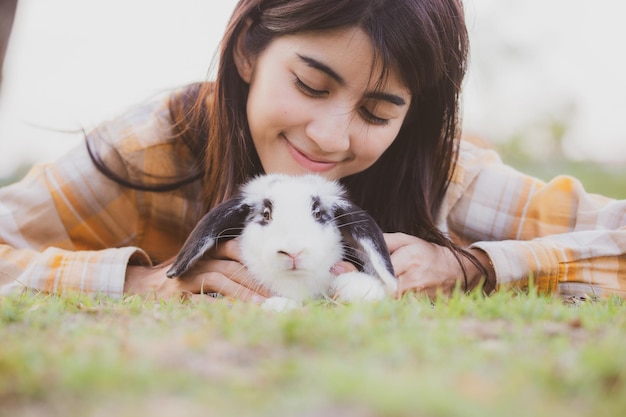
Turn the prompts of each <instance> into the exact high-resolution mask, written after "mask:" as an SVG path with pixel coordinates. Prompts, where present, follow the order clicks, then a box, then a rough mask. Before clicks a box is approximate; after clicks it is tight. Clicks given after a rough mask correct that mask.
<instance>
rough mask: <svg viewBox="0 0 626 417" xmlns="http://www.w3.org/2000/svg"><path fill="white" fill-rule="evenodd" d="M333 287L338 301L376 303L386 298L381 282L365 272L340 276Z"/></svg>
mask: <svg viewBox="0 0 626 417" xmlns="http://www.w3.org/2000/svg"><path fill="white" fill-rule="evenodd" d="M333 287H334V292H335V299H336V300H337V301H343V302H353V301H375V300H380V299H382V298H384V297H385V287H384V286H383V283H382V282H381V280H380V279H378V278H376V277H373V276H371V275H368V274H366V273H364V272H348V273H345V274H341V275H338V276H337V277H336V278H335V280H334V281H333Z"/></svg>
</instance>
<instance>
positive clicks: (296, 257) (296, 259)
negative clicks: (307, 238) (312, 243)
mask: <svg viewBox="0 0 626 417" xmlns="http://www.w3.org/2000/svg"><path fill="white" fill-rule="evenodd" d="M278 254H279V255H280V256H283V257H286V258H287V259H288V260H289V263H290V265H291V269H298V267H299V266H300V256H301V255H302V251H298V252H288V251H284V250H279V251H278Z"/></svg>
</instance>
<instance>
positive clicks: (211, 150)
mask: <svg viewBox="0 0 626 417" xmlns="http://www.w3.org/2000/svg"><path fill="white" fill-rule="evenodd" d="M343 27H359V28H361V29H363V30H364V31H365V32H366V33H367V34H368V35H369V36H370V38H371V41H372V45H373V47H374V51H375V54H376V56H375V58H376V60H377V61H378V62H380V63H381V64H382V67H383V68H384V72H383V77H384V76H385V74H387V73H388V72H389V71H390V70H391V69H392V68H393V69H394V70H397V71H399V74H400V76H401V78H402V80H403V81H404V83H405V85H406V86H407V87H408V88H409V90H410V91H411V94H412V102H411V105H410V108H409V111H408V114H407V116H406V119H405V121H404V124H403V126H402V128H401V130H400V132H399V134H398V136H397V137H396V139H395V140H394V142H393V143H392V145H391V146H390V147H389V148H388V149H387V150H386V152H385V153H384V154H383V155H382V156H381V157H380V158H379V160H378V161H377V162H376V163H374V164H373V165H372V166H371V167H370V168H368V169H366V170H365V171H363V172H360V173H357V174H355V175H352V176H350V177H348V178H344V179H342V182H343V183H344V184H345V185H346V187H347V188H348V191H349V193H350V196H351V198H352V199H353V200H354V201H355V203H357V204H358V205H359V206H361V207H362V208H364V209H365V210H367V211H368V212H369V213H370V214H371V215H372V216H373V217H374V218H375V219H376V220H377V221H378V222H379V224H380V225H381V227H382V229H383V230H385V231H387V232H392V231H401V232H405V233H409V234H412V235H415V236H418V237H421V238H423V239H425V240H428V241H430V242H433V243H437V244H439V245H443V246H446V247H449V248H450V249H452V250H453V251H454V253H455V254H456V255H457V258H458V256H459V255H464V256H468V257H469V258H470V259H472V260H473V261H475V259H474V258H473V257H471V256H470V255H469V254H468V253H465V252H464V251H462V250H461V249H459V248H458V247H457V246H456V245H454V244H453V243H452V242H451V241H450V240H449V239H448V238H447V237H446V236H444V235H443V234H442V232H441V231H440V230H439V229H438V228H437V227H436V221H437V217H438V214H439V210H440V208H441V205H442V202H443V199H444V196H445V193H446V190H447V188H448V185H449V182H450V178H451V175H452V171H453V169H454V166H455V163H456V158H457V154H456V152H457V145H458V137H459V131H458V130H459V129H458V126H459V94H460V90H461V84H462V81H463V77H464V75H465V70H466V62H467V54H468V37H467V31H466V27H465V21H464V13H463V7H462V4H461V0H241V1H240V2H239V3H238V4H237V6H236V8H235V10H234V13H233V15H232V17H231V19H230V22H229V24H228V26H227V29H226V32H225V35H224V37H223V40H222V44H221V48H220V54H219V65H218V67H217V74H216V79H215V83H203V84H199V85H197V86H196V88H195V89H193V90H191V93H190V94H188V95H186V96H184V97H181V99H179V100H173V101H172V105H171V114H172V117H173V119H174V122H175V123H174V124H175V126H176V127H177V129H178V133H179V134H180V136H181V138H182V139H183V140H185V141H186V143H188V144H189V145H190V146H192V147H193V148H195V149H205V152H203V155H204V157H205V159H204V161H203V166H204V187H203V189H204V195H203V197H204V200H205V203H206V207H207V210H208V209H210V208H211V207H213V206H215V205H216V204H218V203H220V202H221V201H223V200H225V199H227V198H229V197H230V196H231V195H232V194H233V193H234V192H235V190H236V189H237V187H238V186H239V185H240V184H241V183H242V182H244V181H246V180H247V179H248V178H250V177H251V176H253V175H256V174H259V173H262V167H261V164H260V161H259V158H258V156H257V153H256V150H255V148H254V145H253V142H252V138H251V136H250V131H249V128H248V122H247V115H246V102H247V95H248V85H247V84H246V83H245V82H244V81H243V80H242V79H241V78H240V77H239V74H238V72H237V69H236V67H235V63H234V58H233V54H234V50H235V47H236V43H237V41H238V39H239V36H240V35H242V33H244V31H246V32H245V35H244V36H245V38H244V46H245V50H246V51H247V52H248V53H250V54H252V55H256V54H259V53H261V52H262V51H263V50H264V49H265V48H266V47H267V46H268V45H269V43H270V42H271V41H272V40H273V39H275V38H276V37H279V36H283V35H288V34H296V33H302V32H310V31H324V30H330V29H337V28H343Z"/></svg>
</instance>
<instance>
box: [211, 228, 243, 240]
mask: <svg viewBox="0 0 626 417" xmlns="http://www.w3.org/2000/svg"><path fill="white" fill-rule="evenodd" d="M235 230H243V227H229V228H228V229H224V230H221V231H220V232H219V233H218V234H217V236H216V238H217V239H219V238H223V237H237V236H239V234H235V235H225V233H226V232H232V231H235Z"/></svg>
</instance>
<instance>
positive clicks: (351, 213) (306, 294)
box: [167, 174, 397, 310]
mask: <svg viewBox="0 0 626 417" xmlns="http://www.w3.org/2000/svg"><path fill="white" fill-rule="evenodd" d="M222 235H224V236H225V237H221V236H222ZM237 235H239V245H240V250H241V256H242V260H243V263H244V264H245V266H246V267H247V269H248V271H249V272H250V273H251V274H252V276H253V277H254V279H255V280H256V281H257V282H259V283H260V284H261V285H263V286H264V287H266V288H267V289H269V291H270V292H271V294H272V295H273V296H272V297H270V298H269V299H267V300H266V301H265V302H264V307H265V308H268V309H272V310H286V309H291V308H293V307H296V306H298V305H300V304H301V302H302V301H305V300H308V299H316V298H322V297H330V298H334V299H336V300H339V301H358V300H378V299H381V298H383V297H385V296H386V295H387V294H390V293H393V292H395V290H396V289H397V281H396V278H395V276H394V272H393V267H392V266H391V259H390V257H389V252H388V249H387V246H386V244H385V241H384V239H383V234H382V231H381V230H380V228H379V227H378V225H377V224H376V222H375V221H374V220H373V219H372V217H371V216H369V215H368V214H367V213H366V212H365V211H363V210H362V209H360V208H359V207H357V206H356V205H354V204H353V203H352V202H350V201H349V200H348V199H347V197H346V193H345V191H344V189H343V188H342V187H341V186H340V185H339V184H338V183H337V182H334V181H328V180H326V179H324V178H322V177H320V176H317V175H304V176H288V175H283V174H269V175H263V176H259V177H256V178H254V179H252V180H251V181H249V182H248V183H246V184H244V186H243V187H242V188H241V191H240V193H239V194H237V195H236V196H235V197H234V198H232V199H231V200H228V201H226V202H224V203H222V204H220V205H219V206H217V207H215V208H214V209H213V210H211V211H210V212H209V213H207V214H206V215H205V216H204V217H203V218H202V219H201V220H200V222H199V223H198V225H197V226H196V227H195V229H194V230H193V231H192V232H191V234H190V236H189V238H188V239H187V241H186V242H185V244H184V245H183V247H182V249H181V251H180V252H179V254H178V256H177V257H176V259H175V261H174V264H173V265H172V267H171V268H170V269H169V271H168V272H167V276H168V277H170V278H172V277H177V276H181V275H183V274H184V273H185V271H187V270H188V269H189V268H190V267H191V266H192V265H193V264H194V263H195V262H196V260H197V259H198V258H200V257H201V256H202V255H203V254H204V253H205V252H206V251H208V250H210V249H211V248H212V247H213V246H214V245H216V243H217V242H218V240H220V239H229V238H233V237H235V236H237ZM342 259H344V260H349V261H351V262H353V263H354V264H355V265H357V267H358V268H359V270H360V271H361V272H349V273H345V274H341V275H338V276H335V275H334V274H333V273H332V272H331V268H332V266H333V265H335V264H336V263H337V262H339V261H341V260H342Z"/></svg>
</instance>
